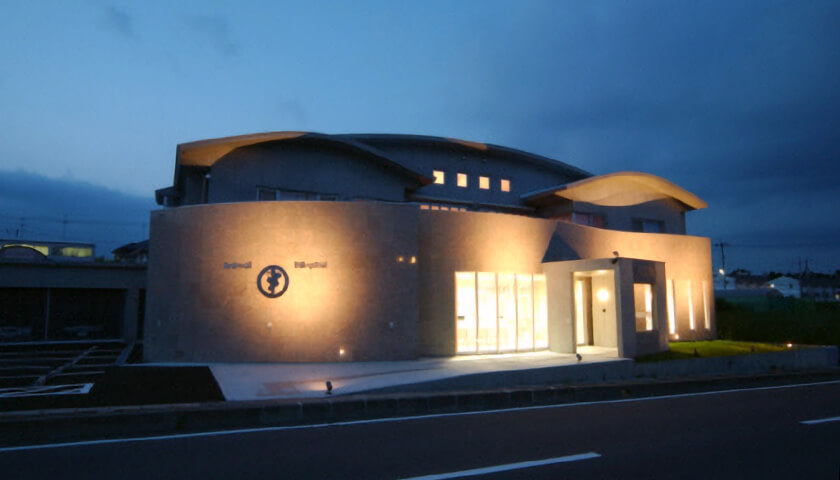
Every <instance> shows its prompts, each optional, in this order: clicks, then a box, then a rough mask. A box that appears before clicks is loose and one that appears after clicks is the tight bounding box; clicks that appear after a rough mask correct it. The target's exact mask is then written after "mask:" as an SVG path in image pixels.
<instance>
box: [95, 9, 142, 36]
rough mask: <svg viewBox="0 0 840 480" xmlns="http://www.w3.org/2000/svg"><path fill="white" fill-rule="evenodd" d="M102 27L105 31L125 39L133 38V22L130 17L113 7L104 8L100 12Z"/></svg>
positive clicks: (123, 11)
mask: <svg viewBox="0 0 840 480" xmlns="http://www.w3.org/2000/svg"><path fill="white" fill-rule="evenodd" d="M101 23H102V25H103V26H104V27H105V29H107V30H110V31H112V32H114V33H117V34H119V35H121V36H123V37H125V38H128V39H132V38H134V37H135V33H134V20H133V19H132V17H131V15H129V14H128V12H126V11H125V10H122V9H120V8H117V7H115V6H113V5H110V6H108V7H105V8H104V9H103V10H102V22H101Z"/></svg>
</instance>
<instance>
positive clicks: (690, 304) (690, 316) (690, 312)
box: [686, 280, 696, 330]
mask: <svg viewBox="0 0 840 480" xmlns="http://www.w3.org/2000/svg"><path fill="white" fill-rule="evenodd" d="M686 285H687V287H688V326H689V328H691V329H692V330H694V329H695V328H696V327H695V325H694V299H693V298H692V297H691V280H686Z"/></svg>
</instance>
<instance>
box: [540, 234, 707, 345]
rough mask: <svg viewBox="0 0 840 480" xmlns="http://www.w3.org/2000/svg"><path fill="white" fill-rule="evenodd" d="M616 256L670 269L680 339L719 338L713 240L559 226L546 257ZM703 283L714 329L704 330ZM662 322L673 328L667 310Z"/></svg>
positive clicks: (554, 259) (667, 275)
mask: <svg viewBox="0 0 840 480" xmlns="http://www.w3.org/2000/svg"><path fill="white" fill-rule="evenodd" d="M614 251H617V252H618V254H619V257H622V258H635V259H646V260H654V261H658V262H663V263H664V264H665V272H664V273H665V279H666V281H667V280H668V279H673V280H674V284H675V289H674V300H675V302H674V303H675V306H676V326H677V334H678V335H679V338H680V340H700V339H708V338H714V337H715V313H714V293H713V290H712V260H711V243H710V240H709V239H708V238H704V237H692V236H687V235H668V234H655V233H633V232H617V231H610V230H604V229H598V228H591V227H584V226H581V225H574V224H569V223H563V222H558V223H557V228H556V232H555V235H554V237H553V238H552V243H551V246H550V247H549V250H548V252H546V261H560V260H576V259H581V258H611V257H612V256H613V252H614ZM689 282H690V287H691V292H692V295H691V299H692V304H693V312H694V319H695V328H694V329H693V330H692V329H691V328H690V326H689V301H688V300H689V299H688V288H689ZM703 282H706V301H707V307H708V310H709V316H710V328H709V329H706V328H705V326H704V308H703ZM666 305H667V304H666ZM630 307H632V304H631V305H630ZM660 318H662V319H663V322H664V325H665V326H666V329H667V324H668V323H667V322H668V317H667V310H666V313H665V314H664V315H662V316H660Z"/></svg>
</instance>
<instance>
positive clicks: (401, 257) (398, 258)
mask: <svg viewBox="0 0 840 480" xmlns="http://www.w3.org/2000/svg"><path fill="white" fill-rule="evenodd" d="M397 261H398V262H399V263H402V262H404V261H405V257H403V256H402V255H400V256H399V257H397Z"/></svg>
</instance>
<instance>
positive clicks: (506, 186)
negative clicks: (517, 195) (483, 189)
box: [501, 178, 510, 192]
mask: <svg viewBox="0 0 840 480" xmlns="http://www.w3.org/2000/svg"><path fill="white" fill-rule="evenodd" d="M501 188H502V191H503V192H509V191H510V180H506V179H504V178H503V179H502V185H501Z"/></svg>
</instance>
